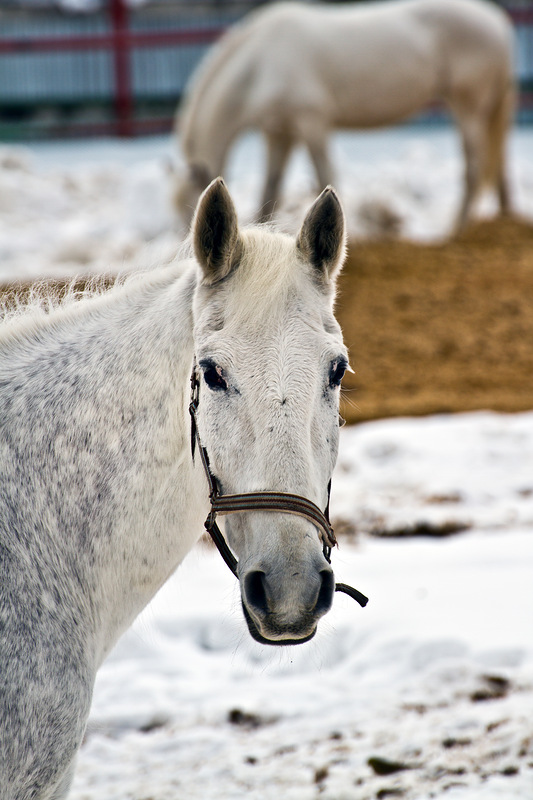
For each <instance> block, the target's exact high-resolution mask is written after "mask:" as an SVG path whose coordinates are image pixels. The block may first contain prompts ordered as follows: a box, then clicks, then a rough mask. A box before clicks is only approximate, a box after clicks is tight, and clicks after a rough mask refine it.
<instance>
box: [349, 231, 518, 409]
mask: <svg viewBox="0 0 533 800" xmlns="http://www.w3.org/2000/svg"><path fill="white" fill-rule="evenodd" d="M337 316H338V319H339V321H340V323H341V325H342V328H343V331H344V336H345V340H346V343H347V345H348V347H349V349H350V355H351V363H352V366H353V368H354V369H355V375H347V376H346V378H345V380H344V382H343V385H344V387H345V389H346V392H345V400H344V402H343V409H342V415H343V416H344V417H346V418H347V420H348V421H349V422H352V423H353V422H359V421H362V420H368V419H375V418H379V417H390V416H398V415H421V414H434V413H440V412H456V411H471V410H477V409H493V410H496V411H507V412H510V411H522V410H526V409H531V408H533V226H532V225H531V224H530V223H527V222H525V221H521V220H519V219H499V220H493V221H486V222H480V223H477V224H475V225H472V226H470V227H469V228H468V229H467V230H466V231H465V232H464V233H463V234H462V235H461V236H460V237H458V238H457V239H455V240H452V241H449V242H445V243H441V244H434V245H420V244H414V243H412V242H406V241H392V242H391V241H387V242H358V243H353V244H352V246H351V247H350V252H349V256H348V261H347V264H346V267H345V269H344V272H343V275H342V277H341V280H340V292H339V299H338V304H337Z"/></svg>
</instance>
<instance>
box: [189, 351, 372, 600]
mask: <svg viewBox="0 0 533 800" xmlns="http://www.w3.org/2000/svg"><path fill="white" fill-rule="evenodd" d="M199 400H200V381H199V380H198V373H197V369H196V365H194V366H193V370H192V374H191V402H190V404H189V413H190V415H191V453H192V458H193V461H194V454H195V449H196V445H198V451H199V453H200V459H201V461H202V464H203V467H204V471H205V475H206V478H207V483H208V484H209V500H210V503H211V510H210V512H209V514H208V516H207V519H206V521H205V523H204V526H205V529H206V531H207V532H208V533H209V535H210V536H211V538H212V539H213V541H214V543H215V544H216V546H217V548H218V551H219V553H220V555H221V556H222V558H223V559H224V561H225V562H226V564H227V565H228V567H229V568H230V570H231V571H232V572H233V574H234V575H235V577H238V572H237V567H238V562H237V559H236V558H235V556H234V555H233V553H232V552H231V550H230V548H229V546H228V543H227V542H226V540H225V538H224V535H223V533H222V531H221V530H220V528H219V527H218V525H217V522H216V517H217V514H220V515H224V514H237V513H241V512H245V511H278V512H282V513H284V514H296V515H298V516H300V517H305V518H306V519H308V520H309V521H310V522H312V523H313V524H314V525H315V527H316V528H317V529H318V532H319V536H320V539H321V541H322V552H323V553H324V558H325V559H326V561H327V562H328V564H330V563H331V548H332V547H333V546H334V545H336V544H337V540H336V538H335V533H334V531H333V528H332V527H331V524H330V521H329V495H330V489H331V481H330V482H329V484H328V504H327V506H326V509H325V512H324V513H322V511H321V510H320V509H319V507H318V506H317V505H315V504H314V503H313V502H312V501H311V500H308V499H307V498H305V497H302V496H301V495H298V494H290V493H289V492H244V493H242V494H225V495H223V494H220V489H219V484H218V481H217V479H216V477H215V476H214V475H213V473H212V471H211V467H210V465H209V456H208V455H207V450H206V449H205V447H204V446H203V445H202V442H201V441H200V434H199V431H198V423H197V419H196V412H197V410H198V404H199ZM335 591H336V592H344V593H345V594H348V595H350V597H352V598H353V599H354V600H356V601H357V602H358V603H359V605H361V606H366V604H367V603H368V598H367V597H365V595H364V594H362V593H361V592H359V591H358V590H357V589H354V588H352V587H351V586H348V585H347V584H345V583H336V584H335Z"/></svg>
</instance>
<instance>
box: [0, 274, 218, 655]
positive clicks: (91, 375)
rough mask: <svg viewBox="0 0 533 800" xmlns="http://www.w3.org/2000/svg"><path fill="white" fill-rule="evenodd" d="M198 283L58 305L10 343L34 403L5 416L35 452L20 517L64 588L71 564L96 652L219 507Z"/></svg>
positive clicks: (21, 448)
mask: <svg viewBox="0 0 533 800" xmlns="http://www.w3.org/2000/svg"><path fill="white" fill-rule="evenodd" d="M194 285H195V273H190V274H188V275H186V276H184V277H183V278H182V279H181V280H178V281H176V280H175V279H174V280H171V279H167V278H163V279H157V280H153V279H150V278H148V279H147V281H145V282H142V281H141V282H139V284H138V285H136V284H135V282H134V283H133V284H132V285H131V286H126V287H123V288H122V289H120V290H113V291H112V292H111V293H110V294H109V295H108V296H105V295H104V296H103V297H101V298H97V299H96V300H92V301H87V302H85V301H82V302H81V303H80V304H79V306H78V307H74V306H73V307H72V309H71V310H64V311H63V310H59V311H58V312H55V313H52V314H51V316H50V317H49V320H47V319H46V318H45V319H44V320H42V321H41V322H38V323H36V324H35V328H34V330H33V335H30V334H29V333H28V332H27V336H26V338H25V341H23V342H22V343H20V335H19V337H18V338H19V342H17V339H16V338H15V339H13V340H12V341H11V342H10V343H8V345H7V347H6V353H8V354H9V355H10V357H9V365H7V366H6V364H5V362H4V365H3V366H2V368H1V369H0V372H3V370H4V369H6V370H7V374H8V375H10V376H11V377H12V385H13V387H14V391H15V389H16V390H17V394H16V395H15V394H14V395H13V397H14V398H15V400H16V401H17V402H20V393H21V391H24V392H25V394H26V398H25V401H24V404H23V406H22V408H25V409H26V411H25V413H26V416H27V415H28V413H29V410H30V409H32V408H33V409H34V410H35V409H36V413H35V414H34V417H35V418H28V419H21V414H20V413H18V414H17V413H15V414H14V415H13V417H12V418H11V419H4V420H3V424H5V425H6V427H7V433H8V437H9V441H12V442H13V443H14V448H15V449H14V451H13V452H14V453H17V456H16V458H17V459H19V462H20V457H19V456H18V453H20V452H22V453H24V456H25V457H24V459H23V464H22V467H21V466H20V463H19V464H18V465H17V464H16V463H15V456H14V457H13V459H12V460H13V462H14V464H13V470H14V473H13V475H12V476H9V475H7V476H6V479H7V484H6V485H7V486H10V485H13V486H15V479H17V481H18V484H19V486H18V487H15V489H14V492H15V493H16V496H14V497H13V498H12V500H11V506H10V508H11V507H16V508H17V509H18V511H17V512H16V513H17V514H18V517H17V519H16V520H14V521H13V526H14V527H16V526H18V528H21V527H22V528H24V530H27V531H29V535H28V541H29V544H28V545H27V547H28V549H29V550H30V554H31V552H33V550H36V551H37V550H39V551H40V549H41V548H42V547H46V548H47V551H48V557H47V558H45V559H44V560H43V564H44V566H43V565H41V570H44V572H46V570H47V569H49V572H50V574H49V575H48V578H47V580H48V582H50V581H51V582H52V585H53V583H54V577H53V574H54V573H53V572H52V566H51V565H52V563H57V562H58V561H59V562H61V563H62V564H64V565H65V568H64V575H63V578H62V580H63V583H64V585H65V587H66V588H65V593H66V594H67V595H68V593H69V592H70V597H67V599H66V603H67V604H68V605H69V606H72V607H76V608H78V606H79V605H80V604H81V605H82V606H83V608H81V609H80V610H79V613H80V615H84V620H83V621H84V623H85V627H86V629H88V630H90V631H91V637H92V640H93V642H94V645H93V646H94V653H95V655H94V657H95V660H96V661H97V662H100V661H101V660H102V658H103V657H104V656H105V655H106V653H107V652H108V650H109V648H110V647H111V646H112V645H113V643H114V642H115V641H116V639H117V638H118V636H119V635H120V634H121V633H122V632H123V631H124V630H125V629H126V628H127V627H128V625H129V624H130V623H131V621H132V620H133V618H134V617H135V616H136V615H137V614H138V613H139V612H140V611H141V610H142V608H143V607H144V606H145V605H146V604H147V603H148V602H149V600H150V599H151V597H152V596H153V595H154V594H155V592H156V591H157V590H158V589H159V587H160V586H161V585H162V584H163V583H164V581H165V580H166V579H167V578H168V577H169V575H170V574H171V573H172V572H173V570H174V569H175V568H176V566H177V565H178V564H179V563H180V561H181V560H182V559H183V557H184V556H185V555H186V553H187V552H188V550H190V548H191V547H192V546H193V545H194V543H195V541H196V540H197V539H198V538H199V536H200V535H201V532H202V519H203V517H202V516H201V514H202V513H203V511H204V507H203V506H204V504H205V513H206V515H207V510H208V508H207V491H206V487H205V482H204V477H203V475H202V474H201V473H200V471H199V468H198V465H193V462H192V458H191V453H190V423H189V415H188V395H189V390H190V386H189V376H190V370H191V365H192V360H193V339H192V311H191V305H192V293H193V289H194ZM21 385H22V386H23V387H25V388H23V389H22V390H21V388H20V387H21ZM23 400H24V399H23ZM8 402H9V398H8ZM7 407H8V408H9V406H7ZM6 468H7V469H8V470H9V468H10V464H9V463H6ZM17 469H23V470H24V472H25V474H24V475H23V476H22V478H20V477H19V474H18V472H17V471H16V470H17ZM10 477H11V478H12V479H13V480H12V481H11V483H10ZM24 492H26V493H27V496H26V495H25V494H24ZM204 495H205V498H204ZM7 499H8V502H9V498H7ZM39 509H40V510H39ZM43 509H45V512H44V513H43ZM8 510H10V509H8ZM1 511H2V508H0V512H1ZM43 537H44V542H43V541H41V540H43ZM32 541H33V544H32ZM17 546H18V545H17ZM24 546H26V544H24ZM42 574H44V573H42ZM28 579H29V578H28ZM42 580H43V578H42V577H41V573H36V575H35V581H34V582H35V584H36V585H37V584H38V583H39V582H40V581H42ZM45 580H46V576H45ZM80 584H81V587H82V589H81V594H80Z"/></svg>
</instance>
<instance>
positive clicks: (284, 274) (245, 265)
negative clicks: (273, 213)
mask: <svg viewBox="0 0 533 800" xmlns="http://www.w3.org/2000/svg"><path fill="white" fill-rule="evenodd" d="M273 233H274V234H275V235H272V234H273ZM240 235H241V240H242V243H243V245H244V246H243V255H242V259H241V261H240V263H239V266H238V268H237V269H238V273H239V277H238V280H235V281H232V282H231V290H230V291H229V292H228V293H227V294H226V295H225V296H224V311H225V317H226V319H227V320H235V321H238V324H242V323H243V322H244V323H247V322H253V324H254V325H257V324H259V325H261V324H263V322H264V320H265V319H266V318H270V319H271V318H272V317H273V316H276V315H277V314H278V312H279V311H281V310H282V308H283V306H284V305H285V302H284V301H285V299H286V298H287V297H288V296H289V295H290V294H291V293H293V292H294V291H295V290H297V291H298V292H301V291H304V290H305V286H306V285H307V286H313V282H312V279H311V276H310V270H309V269H308V268H306V267H307V265H306V262H305V260H304V259H303V258H300V256H299V255H298V250H297V248H296V246H295V242H294V237H292V236H290V235H289V234H286V233H282V232H280V231H279V230H277V229H275V228H274V227H271V226H269V225H261V226H250V227H248V228H242V229H241V231H240ZM299 260H300V261H301V263H300V264H298V266H297V262H298V261H299Z"/></svg>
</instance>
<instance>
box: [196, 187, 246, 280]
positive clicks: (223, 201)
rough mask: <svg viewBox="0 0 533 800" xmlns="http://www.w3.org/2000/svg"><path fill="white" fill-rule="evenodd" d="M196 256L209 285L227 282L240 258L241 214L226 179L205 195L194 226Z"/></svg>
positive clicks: (198, 208)
mask: <svg viewBox="0 0 533 800" xmlns="http://www.w3.org/2000/svg"><path fill="white" fill-rule="evenodd" d="M192 235H193V244H194V254H195V256H196V259H197V261H198V263H199V264H200V267H201V268H202V272H203V274H204V280H205V282H206V283H208V284H214V283H217V282H218V281H221V280H223V279H224V278H226V277H227V276H228V275H229V274H230V272H231V271H232V269H233V267H234V266H235V264H236V262H237V258H238V251H239V242H240V239H239V227H238V224H237V212H236V210H235V206H234V204H233V200H232V199H231V196H230V193H229V192H228V190H227V188H226V184H225V183H224V181H223V180H222V178H216V179H215V180H214V181H212V182H211V183H210V184H209V186H208V187H207V189H206V190H205V192H204V193H203V194H202V196H201V197H200V199H199V201H198V205H197V207H196V212H195V215H194V220H193V223H192Z"/></svg>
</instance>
